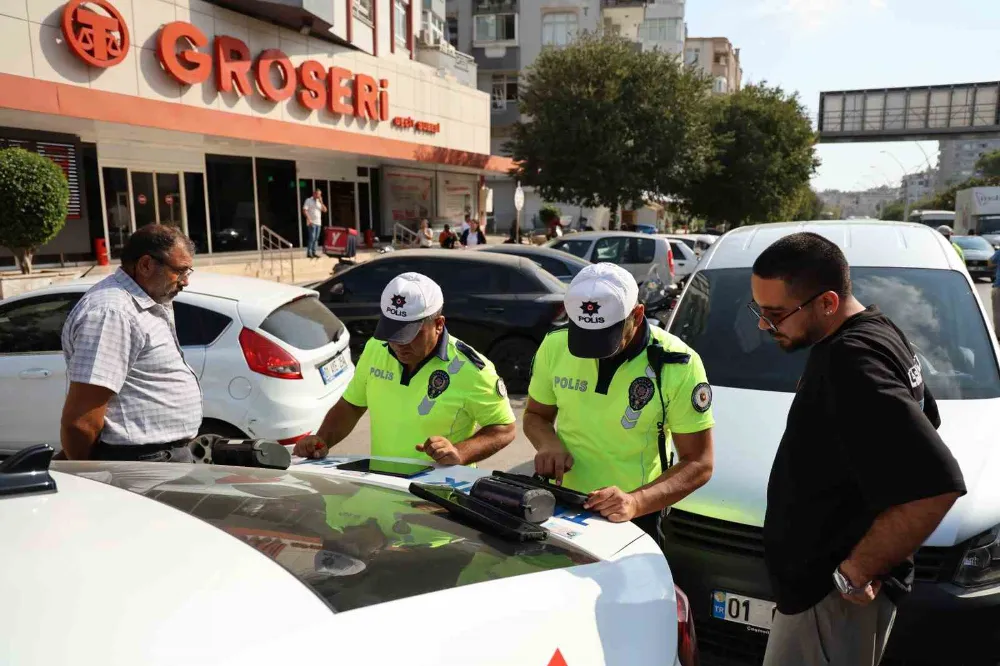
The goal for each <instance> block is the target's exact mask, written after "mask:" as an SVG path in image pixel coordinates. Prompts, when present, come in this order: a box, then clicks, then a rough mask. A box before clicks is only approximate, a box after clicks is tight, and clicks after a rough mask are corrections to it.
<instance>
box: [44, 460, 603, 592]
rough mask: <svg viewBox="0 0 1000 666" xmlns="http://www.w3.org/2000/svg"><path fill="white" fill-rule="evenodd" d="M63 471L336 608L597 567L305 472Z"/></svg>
mask: <svg viewBox="0 0 1000 666" xmlns="http://www.w3.org/2000/svg"><path fill="white" fill-rule="evenodd" d="M178 469H180V470H183V471H184V473H183V474H177V473H176V472H177V471H178ZM62 471H65V472H69V473H72V474H79V475H86V476H88V477H89V478H91V479H94V480H96V481H102V482H104V483H107V484H109V485H112V486H116V487H119V488H123V489H125V490H130V491H132V492H136V493H139V494H142V495H144V496H146V497H148V498H151V499H154V500H157V501H159V502H162V503H164V504H167V505H169V506H172V507H174V508H175V509H179V510H181V511H184V512H185V513H188V514H190V515H191V516H194V517H195V518H200V519H202V520H204V521H206V522H208V523H210V524H211V525H214V526H215V527H218V528H219V529H221V530H223V531H225V532H227V533H229V534H231V535H233V536H235V537H237V538H238V539H240V540H242V541H244V542H246V543H248V544H249V545H251V546H253V547H255V548H257V549H258V550H259V551H260V552H262V553H264V554H265V555H267V556H268V557H270V558H271V559H273V560H274V561H275V562H277V563H278V564H280V565H282V566H283V567H284V568H285V569H287V570H288V571H289V572H291V573H292V574H293V575H294V576H295V577H296V578H298V579H299V580H300V581H301V582H303V583H305V584H306V585H308V586H309V587H310V588H311V589H312V590H313V591H314V592H316V593H317V594H318V595H319V596H320V597H321V598H322V599H323V600H324V601H326V602H327V604H329V605H330V607H331V608H332V609H334V610H336V611H346V610H352V609H355V608H362V607H365V606H370V605H374V604H379V603H384V602H388V601H394V600H397V599H403V598H406V597H411V596H416V595H419V594H426V593H430V592H439V591H442V590H447V589H451V588H453V587H457V586H460V585H467V584H471V583H479V582H483V581H487V580H494V579H498V578H506V577H511V576H517V575H521V574H527V573H537V572H542V571H550V570H554V569H563V568H567V567H572V566H575V565H578V564H590V563H594V562H597V559H596V558H594V557H592V556H590V555H588V554H586V553H585V552H583V551H581V550H579V549H577V548H574V547H573V546H571V545H562V544H558V543H555V542H551V541H546V542H532V543H526V544H519V543H514V542H510V541H504V540H502V539H498V538H493V537H490V536H489V535H486V534H483V533H481V532H479V531H478V530H476V529H473V528H470V527H468V526H466V525H463V524H461V523H459V522H457V521H455V520H452V519H451V518H450V517H449V516H448V514H447V513H446V512H445V511H444V510H443V509H442V508H440V507H439V506H437V505H436V504H433V503H430V502H426V501H423V500H420V499H419V498H416V497H414V496H413V495H411V494H409V493H407V492H404V491H401V490H395V489H390V488H382V487H379V486H374V485H368V484H365V483H362V482H359V481H358V480H355V479H351V478H346V477H343V478H333V477H330V476H328V475H323V474H316V473H310V472H309V471H307V470H306V469H304V468H301V467H300V468H298V469H295V470H289V471H285V470H265V469H243V468H234V467H221V466H218V467H217V466H208V465H184V466H180V465H178V466H176V467H174V468H173V469H169V470H164V471H168V472H170V474H168V475H166V476H161V477H159V478H156V477H155V476H151V475H150V470H149V464H148V463H113V464H107V463H100V462H93V463H84V464H78V465H72V466H70V465H67V466H66V468H65V469H62ZM154 471H155V470H154Z"/></svg>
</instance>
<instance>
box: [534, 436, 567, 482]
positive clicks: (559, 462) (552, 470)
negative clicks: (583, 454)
mask: <svg viewBox="0 0 1000 666" xmlns="http://www.w3.org/2000/svg"><path fill="white" fill-rule="evenodd" d="M572 468H573V456H571V455H570V453H569V451H567V450H566V447H564V446H562V445H559V446H552V447H546V448H544V449H540V450H539V451H538V453H536V454H535V474H541V475H542V476H544V477H547V478H549V479H553V480H555V482H556V483H557V484H560V485H562V480H563V474H565V473H566V472H568V471H570V470H571V469H572Z"/></svg>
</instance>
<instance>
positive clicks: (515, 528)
mask: <svg viewBox="0 0 1000 666" xmlns="http://www.w3.org/2000/svg"><path fill="white" fill-rule="evenodd" d="M410 493H412V494H414V495H416V496H417V497H419V498H421V499H425V500H427V501H429V502H433V503H435V504H437V505H439V506H441V507H444V508H445V509H446V510H447V511H448V513H451V514H453V515H455V516H457V517H459V518H462V519H463V520H465V521H467V522H469V523H470V524H472V525H475V526H476V527H478V528H480V529H482V530H483V531H484V532H487V533H489V534H495V535H496V536H499V537H502V538H504V539H510V540H512V541H540V540H542V539H544V538H545V537H546V536H547V535H548V531H547V530H546V529H545V528H543V527H539V526H538V525H532V524H531V523H529V522H528V521H526V520H522V519H520V518H518V517H516V516H513V515H511V514H509V513H507V512H506V511H503V510H502V509H498V508H496V507H494V506H493V505H491V504H487V503H486V502H482V501H480V500H477V499H476V498H475V497H470V496H468V495H466V494H465V493H463V492H460V491H458V490H455V489H454V488H452V487H451V486H446V485H442V484H429V483H427V484H425V483H411V484H410Z"/></svg>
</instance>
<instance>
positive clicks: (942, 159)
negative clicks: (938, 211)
mask: <svg viewBox="0 0 1000 666" xmlns="http://www.w3.org/2000/svg"><path fill="white" fill-rule="evenodd" d="M995 150H1000V139H957V140H953V141H941V142H940V144H939V153H938V173H939V181H940V189H947V188H949V187H951V186H952V185H958V184H959V183H961V182H962V181H965V180H968V179H969V178H972V176H974V175H976V162H977V161H978V160H979V158H980V157H982V156H983V155H984V154H986V153H991V152H993V151H995Z"/></svg>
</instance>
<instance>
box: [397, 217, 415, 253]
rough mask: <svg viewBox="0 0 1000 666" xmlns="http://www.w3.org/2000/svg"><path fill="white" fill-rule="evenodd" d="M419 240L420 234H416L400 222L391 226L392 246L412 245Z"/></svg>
mask: <svg viewBox="0 0 1000 666" xmlns="http://www.w3.org/2000/svg"><path fill="white" fill-rule="evenodd" d="M419 240H420V234H418V233H417V232H416V231H414V230H413V229H410V228H409V227H408V226H406V225H405V224H400V223H399V222H397V223H396V224H395V225H393V227H392V246H393V247H399V246H400V245H402V247H413V246H414V245H417V244H418V242H419Z"/></svg>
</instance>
